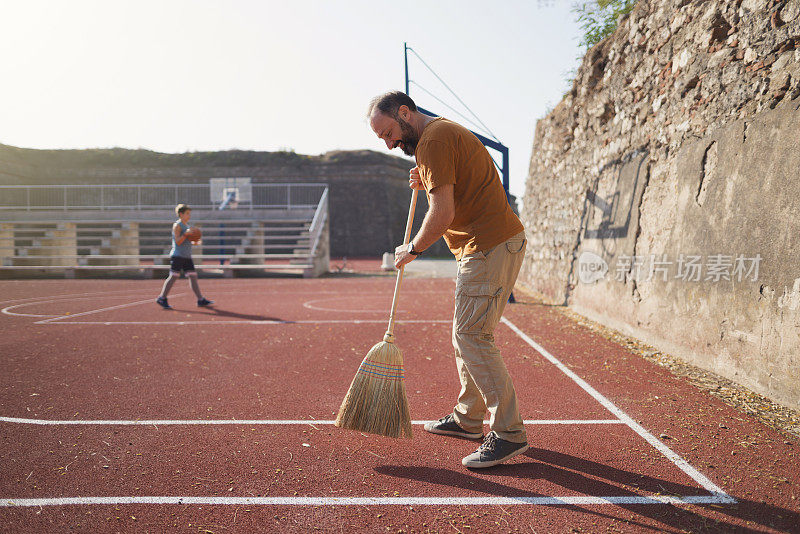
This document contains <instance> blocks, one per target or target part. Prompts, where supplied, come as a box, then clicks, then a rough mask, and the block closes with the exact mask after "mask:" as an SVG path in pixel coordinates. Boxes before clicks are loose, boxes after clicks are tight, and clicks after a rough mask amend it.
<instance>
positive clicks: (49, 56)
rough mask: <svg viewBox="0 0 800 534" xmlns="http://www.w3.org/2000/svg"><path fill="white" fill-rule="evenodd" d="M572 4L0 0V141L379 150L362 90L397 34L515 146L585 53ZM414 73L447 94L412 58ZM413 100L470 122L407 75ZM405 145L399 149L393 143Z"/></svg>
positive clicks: (514, 166) (386, 63) (523, 142)
mask: <svg viewBox="0 0 800 534" xmlns="http://www.w3.org/2000/svg"><path fill="white" fill-rule="evenodd" d="M571 4H572V2H571V0H503V1H501V2H487V1H486V0H435V1H434V0H406V1H405V2H391V3H390V2H379V1H375V0H337V1H333V0H330V1H323V0H281V1H277V0H274V1H273V0H263V1H255V0H253V1H245V0H227V1H224V2H222V1H219V0H216V1H206V0H187V1H183V0H158V1H151V0H136V1H108V0H101V1H87V0H70V1H68V2H66V1H62V0H52V1H49V2H47V1H40V0H25V1H14V2H3V4H2V5H0V50H2V74H3V75H2V83H0V143H4V144H10V145H15V146H22V147H30V148H95V147H125V148H147V149H150V150H156V151H160V152H184V151H196V150H225V149H244V150H268V151H271V150H278V149H293V150H295V151H296V152H298V153H303V154H321V153H324V152H327V151H329V150H337V149H345V150H351V149H373V150H378V151H383V152H388V151H387V150H386V148H385V146H384V145H383V142H381V141H380V140H379V139H378V138H377V137H375V135H374V134H373V133H372V131H371V130H370V129H369V126H368V125H367V123H366V120H365V118H364V112H365V108H366V105H367V103H368V101H369V99H370V98H371V97H373V96H375V95H376V94H379V93H382V92H384V91H387V90H393V89H400V90H402V89H403V88H404V80H405V78H404V70H403V43H404V42H408V44H409V46H410V47H412V48H413V49H414V50H415V51H417V53H419V55H420V56H422V58H423V59H424V60H425V61H426V62H427V63H428V64H429V65H430V66H431V67H432V68H433V69H434V70H435V71H436V72H437V73H438V74H439V75H440V76H441V77H442V78H443V79H444V80H445V82H447V84H448V85H449V86H450V87H451V88H452V89H453V90H454V91H455V92H456V94H458V96H459V97H461V99H462V100H463V101H464V102H465V103H466V104H467V105H468V106H469V107H470V108H471V109H472V110H473V111H474V112H475V113H476V114H477V115H478V117H479V118H480V119H481V120H482V121H483V122H484V123H485V124H486V125H487V126H488V127H489V128H490V129H491V130H492V132H494V134H495V135H496V136H497V138H498V139H499V140H500V141H501V142H502V143H504V144H505V145H507V146H508V147H509V148H510V155H511V191H512V193H514V194H516V195H517V196H521V195H522V193H523V191H524V183H525V178H526V176H527V172H528V162H529V160H530V156H531V145H532V143H533V133H534V127H535V122H536V119H538V118H540V117H542V116H544V115H545V114H546V112H547V111H548V109H549V108H552V106H554V105H555V104H556V103H558V101H559V100H560V99H561V95H562V94H563V93H564V92H565V90H566V89H567V84H566V82H565V79H566V77H567V72H568V71H569V70H570V69H572V68H573V67H574V66H575V65H576V58H577V57H578V55H579V54H580V51H579V48H578V34H579V29H578V26H577V24H576V23H575V22H574V18H575V17H574V15H573V14H572V13H570V5H571ZM409 57H410V59H409V69H410V77H411V78H412V79H413V80H415V81H416V82H417V83H418V84H419V85H421V86H422V87H424V88H426V89H428V90H429V91H431V92H432V93H434V94H435V95H436V96H437V97H439V98H441V99H443V100H445V102H447V103H448V104H450V105H452V106H453V107H456V108H457V109H458V110H459V111H463V108H461V107H458V106H459V105H458V103H457V101H456V100H455V99H454V98H453V97H452V96H451V95H450V94H449V93H448V92H447V90H446V89H445V88H444V87H443V86H441V85H440V84H438V82H437V81H436V80H435V78H434V77H433V76H432V75H430V74H429V73H428V72H427V70H426V69H425V67H424V66H423V65H422V63H420V62H419V60H418V59H417V58H416V57H414V56H413V55H411V54H410V55H409ZM410 93H411V96H412V97H413V98H414V99H415V101H416V102H417V103H418V104H419V105H421V106H422V107H425V108H427V109H430V110H432V111H434V112H436V113H438V114H440V115H443V116H446V117H448V118H451V119H453V120H456V121H459V122H462V123H464V124H465V125H466V126H469V124H467V123H465V121H463V119H462V118H461V117H458V116H457V115H456V114H454V113H453V112H451V111H450V110H448V109H447V108H445V107H444V106H443V105H442V104H440V103H438V102H436V100H434V99H433V98H432V97H430V96H429V95H427V94H426V93H425V92H423V91H422V90H421V89H419V87H418V86H415V85H412V87H411V90H410ZM393 153H394V154H397V155H402V153H401V151H400V149H396V150H394V151H393Z"/></svg>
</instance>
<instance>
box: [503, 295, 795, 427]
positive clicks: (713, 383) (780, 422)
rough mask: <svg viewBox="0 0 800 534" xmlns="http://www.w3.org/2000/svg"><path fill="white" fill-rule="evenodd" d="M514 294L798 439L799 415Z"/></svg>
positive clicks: (534, 299)
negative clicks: (561, 316) (553, 312)
mask: <svg viewBox="0 0 800 534" xmlns="http://www.w3.org/2000/svg"><path fill="white" fill-rule="evenodd" d="M514 291H515V294H516V296H517V300H518V301H519V302H521V303H523V304H539V305H545V306H550V307H552V308H553V309H555V310H556V311H558V312H559V313H561V314H562V315H564V316H566V317H568V318H569V319H571V320H572V321H574V322H575V323H577V324H579V325H581V326H584V327H586V328H587V329H589V330H591V331H592V332H594V333H596V334H598V335H600V336H602V337H604V338H605V339H608V340H610V341H613V342H615V343H617V344H619V345H622V346H623V347H625V348H627V349H628V350H630V351H631V352H632V353H634V354H637V355H639V356H641V357H642V358H644V359H645V360H648V361H651V362H654V363H656V364H657V365H660V366H661V367H666V368H667V369H669V370H670V371H671V372H672V373H673V374H674V375H676V376H680V377H684V378H686V379H687V380H688V381H689V383H691V384H693V385H694V386H696V387H698V388H700V389H702V390H704V391H707V392H708V393H709V394H711V395H713V396H714V397H717V398H718V399H720V400H722V401H723V402H724V403H725V404H727V405H729V406H732V407H733V408H736V409H737V410H739V411H740V412H743V413H745V414H748V415H752V416H754V417H756V418H757V419H759V420H760V421H762V422H764V423H765V424H767V425H768V426H770V427H772V428H774V429H776V430H778V431H780V432H781V433H783V434H784V435H786V436H789V437H792V438H794V439H800V412H797V411H795V410H792V409H790V408H787V407H786V406H783V405H781V404H778V403H775V402H773V401H772V400H770V399H769V398H767V397H765V396H763V395H760V394H758V393H755V392H753V391H750V390H749V389H747V388H746V387H744V386H742V385H741V384H737V383H736V382H733V381H731V380H728V379H727V378H724V377H722V376H719V375H717V374H714V373H712V372H710V371H707V370H705V369H702V368H700V367H697V366H694V365H691V364H689V363H687V362H686V361H684V360H682V359H681V358H678V357H677V356H672V355H670V354H666V353H664V352H662V351H660V350H658V349H657V348H655V347H653V346H651V345H648V344H646V343H644V342H642V341H639V340H638V339H636V338H632V337H630V336H626V335H624V334H621V333H620V332H618V331H616V330H614V329H612V328H608V327H606V326H603V325H602V324H600V323H596V322H594V321H592V320H590V319H587V318H586V317H584V316H582V315H580V314H578V313H576V312H575V311H573V310H571V309H570V308H568V307H567V306H563V305H557V304H552V303H551V302H548V301H547V300H546V299H545V298H543V297H542V296H541V295H537V294H536V293H535V292H532V291H530V290H526V289H523V290H522V291H520V288H519V287H517V288H516V289H515V290H514Z"/></svg>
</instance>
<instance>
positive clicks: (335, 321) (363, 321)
mask: <svg viewBox="0 0 800 534" xmlns="http://www.w3.org/2000/svg"><path fill="white" fill-rule="evenodd" d="M146 302H150V301H149V300H148V301H146ZM97 311H100V310H97ZM178 311H180V310H178ZM76 315H78V314H75V315H65V316H59V317H62V318H63V317H70V318H71V317H75V316H76ZM56 320H57V321H58V323H54V322H53V321H56ZM452 322H453V320H452V319H398V320H397V321H395V323H396V324H413V323H426V324H431V323H442V324H445V323H446V324H451V323H452ZM375 323H386V319H322V320H317V319H303V320H298V321H291V320H286V321H272V320H269V321H224V320H220V321H62V320H60V319H53V320H48V321H37V322H36V323H34V324H55V325H62V324H83V325H89V324H91V325H105V326H110V325H125V324H127V325H151V326H175V325H181V326H184V325H194V324H202V325H230V324H267V325H273V324H285V325H289V324H375Z"/></svg>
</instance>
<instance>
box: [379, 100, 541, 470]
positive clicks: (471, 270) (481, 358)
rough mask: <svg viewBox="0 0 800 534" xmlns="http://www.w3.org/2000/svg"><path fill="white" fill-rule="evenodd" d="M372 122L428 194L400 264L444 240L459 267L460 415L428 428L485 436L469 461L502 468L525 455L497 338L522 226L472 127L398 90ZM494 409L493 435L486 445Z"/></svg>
mask: <svg viewBox="0 0 800 534" xmlns="http://www.w3.org/2000/svg"><path fill="white" fill-rule="evenodd" d="M368 118H369V123H370V127H371V128H372V130H373V131H374V132H375V134H376V135H377V136H378V137H379V138H381V139H383V141H384V142H385V143H386V146H387V147H389V148H390V149H393V148H396V147H400V148H401V149H402V150H403V152H405V153H406V154H408V155H409V156H415V157H416V160H417V167H415V168H414V169H412V170H411V173H410V178H409V185H410V186H411V188H412V189H418V190H419V189H424V190H425V193H426V194H427V196H428V204H429V208H428V212H427V213H426V214H425V219H424V221H423V223H422V226H421V227H420V230H419V232H418V233H417V235H416V236H414V238H413V239H412V240H411V241H410V242H409V244H408V245H405V246H400V247H397V250H396V251H395V266H396V267H398V268H399V267H400V266H402V265H405V264H406V263H408V262H410V261H412V260H414V259H415V258H416V257H417V256H418V255H419V254H421V253H422V252H423V251H424V250H425V249H427V248H428V247H430V246H431V245H432V244H433V243H435V242H436V240H437V239H439V237H441V236H444V239H445V241H446V242H447V246H448V247H449V248H450V251H451V252H452V253H453V255H455V257H456V259H457V260H458V277H457V279H456V298H455V314H454V316H453V347H454V348H455V357H456V367H457V368H458V375H459V378H460V381H461V392H460V393H459V396H458V404H456V406H455V408H453V413H452V414H448V415H446V416H444V417H443V418H441V419H439V420H438V421H436V422H434V423H428V424H426V425H425V430H426V431H428V432H431V433H433V434H442V435H446V436H459V437H462V438H467V439H474V440H479V439H483V443H482V444H481V446H480V447H479V448H478V449H477V450H476V451H475V452H473V453H472V454H470V455H468V456H466V457H465V458H464V459H463V460H462V464H463V465H465V466H466V467H470V468H481V467H491V466H493V465H497V464H499V463H502V462H504V461H506V460H508V459H510V458H513V457H514V456H517V455H518V454H521V453H523V452H525V451H526V450H528V443H527V438H526V434H525V428H524V426H523V423H522V416H521V415H520V413H519V409H518V408H517V395H516V392H515V391H514V385H513V384H512V382H511V377H510V376H509V374H508V370H507V369H506V366H505V364H504V363H503V359H502V357H501V356H500V351H499V350H498V349H497V347H496V346H495V343H494V335H493V333H494V329H495V327H496V326H497V324H498V322H499V321H500V317H501V316H502V314H503V309H504V308H505V304H506V302H507V301H508V297H509V294H510V293H511V290H512V289H513V288H514V283H515V282H516V280H517V275H518V274H519V269H520V265H521V264H522V258H523V256H524V253H525V245H526V240H525V231H524V228H523V226H522V223H521V222H520V220H519V218H518V217H517V216H516V215H515V214H514V212H513V211H512V210H511V207H510V206H509V204H508V200H507V199H506V194H505V190H504V189H503V186H502V184H501V182H500V178H499V176H498V174H497V170H496V169H495V167H494V163H493V161H492V158H491V156H490V155H489V152H488V151H487V150H486V148H485V147H484V146H483V144H482V143H481V142H480V141H479V140H478V138H477V137H475V135H474V134H472V132H470V131H469V130H468V129H466V128H464V127H463V126H460V125H459V124H456V123H455V122H452V121H449V120H447V119H444V118H441V117H429V116H427V115H425V114H423V113H420V112H419V111H418V110H417V106H416V104H414V101H413V100H411V98H410V97H409V96H408V95H406V94H405V93H402V92H399V91H396V92H390V93H386V94H384V95H381V96H378V97H376V98H374V99H373V100H372V102H370V105H369V110H368ZM487 411H488V412H489V427H490V429H491V431H490V432H489V434H487V435H486V436H485V438H484V435H483V419H484V416H485V414H486V412H487Z"/></svg>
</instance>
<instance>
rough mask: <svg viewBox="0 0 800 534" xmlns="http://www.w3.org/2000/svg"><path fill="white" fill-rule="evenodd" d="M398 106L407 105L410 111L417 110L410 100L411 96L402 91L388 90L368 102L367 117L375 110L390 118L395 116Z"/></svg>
mask: <svg viewBox="0 0 800 534" xmlns="http://www.w3.org/2000/svg"><path fill="white" fill-rule="evenodd" d="M400 106H408V109H410V110H411V111H417V105H416V104H415V103H414V101H413V100H411V97H410V96H408V95H407V94H405V93H404V92H402V91H390V92H388V93H384V94H382V95H378V96H376V97H375V98H373V99H372V100H370V102H369V108H367V118H368V119H369V118H370V117H372V114H373V113H375V111H376V110H377V111H380V112H381V113H383V114H384V115H388V116H390V117H392V118H395V119H396V118H397V115H398V110H399V109H400Z"/></svg>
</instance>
